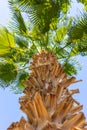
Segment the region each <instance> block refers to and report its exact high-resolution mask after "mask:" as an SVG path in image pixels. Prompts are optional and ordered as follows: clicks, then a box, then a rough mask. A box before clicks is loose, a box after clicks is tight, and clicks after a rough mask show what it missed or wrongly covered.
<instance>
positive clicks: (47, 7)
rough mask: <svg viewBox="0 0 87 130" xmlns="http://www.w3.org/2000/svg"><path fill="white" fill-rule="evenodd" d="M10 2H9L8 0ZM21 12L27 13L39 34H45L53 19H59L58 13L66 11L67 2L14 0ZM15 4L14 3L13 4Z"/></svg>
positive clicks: (58, 0) (57, 0)
mask: <svg viewBox="0 0 87 130" xmlns="http://www.w3.org/2000/svg"><path fill="white" fill-rule="evenodd" d="M10 1H11V0H10ZM16 1H17V4H18V7H19V8H20V10H21V11H22V12H25V13H27V15H28V16H29V18H30V20H31V23H33V25H34V26H35V25H36V26H38V29H39V30H40V31H41V32H47V31H48V30H49V29H50V24H51V23H52V21H53V19H55V18H59V17H60V12H61V11H63V10H64V12H65V10H67V9H68V5H69V0H67V1H66V0H63V1H61V0H55V1H54V0H50V1H47V0H44V1H43V0H32V1H31V0H21V1H20V0H16ZM14 3H15V2H14Z"/></svg>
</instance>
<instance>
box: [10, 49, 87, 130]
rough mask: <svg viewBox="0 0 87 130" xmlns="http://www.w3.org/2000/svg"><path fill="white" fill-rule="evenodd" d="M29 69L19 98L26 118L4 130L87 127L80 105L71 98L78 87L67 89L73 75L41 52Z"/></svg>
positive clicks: (60, 129) (77, 91) (69, 129)
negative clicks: (28, 74) (21, 95)
mask: <svg viewBox="0 0 87 130" xmlns="http://www.w3.org/2000/svg"><path fill="white" fill-rule="evenodd" d="M30 69H31V74H30V76H29V78H28V79H27V80H26V81H25V82H24V83H25V84H26V88H25V90H24V93H25V96H23V97H21V98H20V99H19V101H20V104H21V110H22V111H23V112H24V113H25V114H26V115H27V121H26V120H25V119H24V118H21V120H20V121H19V122H17V123H12V125H11V126H10V127H9V128H8V130H87V128H85V127H86V125H87V123H86V122H85V116H84V114H83V112H81V110H82V108H83V106H82V105H80V103H79V102H77V101H76V100H75V99H73V97H72V95H73V94H76V93H79V90H78V89H75V90H69V89H68V87H69V86H70V85H71V84H73V83H76V82H78V81H77V80H76V78H75V77H71V78H68V77H67V75H66V74H65V73H64V71H63V68H62V66H61V65H60V63H58V62H57V58H56V57H55V56H54V55H53V54H52V53H47V52H44V51H42V52H41V53H40V54H37V55H35V56H34V57H33V62H32V63H31V67H30Z"/></svg>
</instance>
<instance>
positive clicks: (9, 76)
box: [0, 61, 17, 82]
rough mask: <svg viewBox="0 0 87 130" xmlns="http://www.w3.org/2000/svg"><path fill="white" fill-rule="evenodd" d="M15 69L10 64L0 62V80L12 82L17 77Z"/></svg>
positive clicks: (14, 66)
mask: <svg viewBox="0 0 87 130" xmlns="http://www.w3.org/2000/svg"><path fill="white" fill-rule="evenodd" d="M16 69H17V67H16V65H14V64H13V63H12V62H8V61H6V62H3V63H2V62H0V79H1V80H3V81H5V82H10V81H12V80H14V79H15V78H16V76H17V70H16Z"/></svg>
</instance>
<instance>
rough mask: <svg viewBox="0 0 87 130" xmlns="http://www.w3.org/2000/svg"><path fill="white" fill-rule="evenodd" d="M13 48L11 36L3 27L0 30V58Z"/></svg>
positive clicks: (13, 43)
mask: <svg viewBox="0 0 87 130" xmlns="http://www.w3.org/2000/svg"><path fill="white" fill-rule="evenodd" d="M14 46H15V41H14V37H13V35H12V34H11V33H10V32H9V31H8V30H7V29H6V28H5V27H2V28H0V56H3V55H5V54H7V53H10V51H11V49H12V48H14Z"/></svg>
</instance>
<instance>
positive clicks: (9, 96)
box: [0, 0, 87, 130]
mask: <svg viewBox="0 0 87 130" xmlns="http://www.w3.org/2000/svg"><path fill="white" fill-rule="evenodd" d="M80 7H81V8H82V6H81V5H79V7H78V6H77V5H76V3H75V2H74V3H73V9H72V10H71V15H74V13H75V12H74V11H73V10H76V12H77V14H78V13H79V8H80ZM8 19H9V9H8V4H7V0H2V2H1V1H0V24H2V25H5V26H6V25H7V21H8ZM79 62H80V63H82V70H81V71H79V73H78V75H77V76H76V78H77V79H82V80H83V82H80V83H76V84H75V85H73V87H75V88H79V90H80V94H78V95H76V96H75V99H77V100H78V101H79V102H80V103H81V104H83V106H84V107H83V111H84V113H85V116H86V118H87V57H81V56H79ZM20 96H21V95H20V94H19V95H17V94H13V93H12V92H11V91H10V90H9V88H7V89H5V90H4V89H2V88H0V130H6V129H7V128H8V126H9V125H10V124H11V123H12V122H15V121H19V119H20V117H21V116H25V115H24V114H23V113H22V112H21V111H20V110H19V108H20V104H19V101H18V99H19V97H20Z"/></svg>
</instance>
